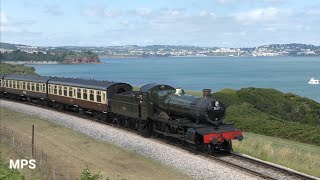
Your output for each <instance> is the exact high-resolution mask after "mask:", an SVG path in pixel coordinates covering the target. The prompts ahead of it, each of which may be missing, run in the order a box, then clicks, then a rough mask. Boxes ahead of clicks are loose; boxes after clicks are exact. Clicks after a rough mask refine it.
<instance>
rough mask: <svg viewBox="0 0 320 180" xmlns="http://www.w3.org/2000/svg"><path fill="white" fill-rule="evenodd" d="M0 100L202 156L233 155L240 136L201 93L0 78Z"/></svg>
mask: <svg viewBox="0 0 320 180" xmlns="http://www.w3.org/2000/svg"><path fill="white" fill-rule="evenodd" d="M0 78H1V79H0V85H1V86H0V93H1V96H4V97H7V98H11V99H19V100H27V101H32V102H35V103H37V104H42V105H43V106H52V107H55V108H57V109H60V110H71V111H77V112H81V113H86V114H89V115H91V116H94V117H96V118H98V119H100V120H101V121H106V122H110V123H116V124H118V125H120V126H123V127H126V128H131V129H133V130H136V131H139V132H141V133H144V134H146V135H153V136H156V137H162V138H165V139H167V140H170V141H174V142H176V143H181V144H184V145H188V146H192V147H194V148H196V149H199V150H201V151H206V152H208V153H212V152H214V151H221V150H222V151H231V150H232V144H231V141H232V140H234V139H238V140H240V141H241V140H242V139H243V136H242V131H240V130H238V129H237V128H236V127H235V126H234V125H233V124H228V123H224V122H223V119H224V116H225V112H226V110H225V107H224V105H223V104H222V103H220V102H219V101H216V100H214V99H213V98H212V97H211V90H210V89H204V90H203V97H197V96H192V95H189V94H186V93H185V92H184V90H183V89H181V88H177V89H176V88H173V87H171V86H169V85H164V84H148V85H145V86H143V87H141V88H140V90H139V91H133V90H132V89H133V88H132V86H131V85H129V84H127V83H117V82H109V81H95V80H84V79H72V78H58V77H43V76H19V75H6V76H0Z"/></svg>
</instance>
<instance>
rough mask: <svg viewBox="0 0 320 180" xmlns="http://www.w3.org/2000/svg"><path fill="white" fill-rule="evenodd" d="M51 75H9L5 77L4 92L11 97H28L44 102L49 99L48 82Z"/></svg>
mask: <svg viewBox="0 0 320 180" xmlns="http://www.w3.org/2000/svg"><path fill="white" fill-rule="evenodd" d="M49 79H50V78H49V77H45V76H24V75H7V76H4V78H3V82H2V84H3V92H4V94H6V95H5V96H8V97H9V98H14V99H28V100H32V101H40V102H41V103H44V102H45V100H47V99H48V96H47V82H48V81H49Z"/></svg>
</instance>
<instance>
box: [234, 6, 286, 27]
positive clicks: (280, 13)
mask: <svg viewBox="0 0 320 180" xmlns="http://www.w3.org/2000/svg"><path fill="white" fill-rule="evenodd" d="M291 14H292V12H291V11H290V10H287V9H279V8H274V7H269V8H264V9H254V10H250V11H245V12H239V13H236V14H234V15H233V16H234V18H235V20H237V21H238V22H241V23H243V24H250V23H256V22H262V21H273V20H279V19H281V18H284V17H288V16H290V15H291Z"/></svg>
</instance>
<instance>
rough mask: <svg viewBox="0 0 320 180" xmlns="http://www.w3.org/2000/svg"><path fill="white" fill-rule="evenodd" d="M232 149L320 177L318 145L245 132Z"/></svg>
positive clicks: (319, 150) (319, 149) (319, 148)
mask: <svg viewBox="0 0 320 180" xmlns="http://www.w3.org/2000/svg"><path fill="white" fill-rule="evenodd" d="M233 149H234V151H235V152H241V153H244V154H248V155H250V156H253V157H256V158H258V159H262V160H265V161H269V162H273V163H276V164H280V165H283V166H285V167H289V168H291V169H294V170H297V171H300V172H303V173H306V174H309V175H313V176H317V177H320V146H316V145H310V144H305V143H299V142H295V141H290V140H286V139H281V138H275V137H270V136H264V135H259V134H253V133H247V132H246V133H244V139H243V141H241V142H239V141H234V142H233Z"/></svg>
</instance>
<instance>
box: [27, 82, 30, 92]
mask: <svg viewBox="0 0 320 180" xmlns="http://www.w3.org/2000/svg"><path fill="white" fill-rule="evenodd" d="M27 90H28V91H30V83H29V82H27Z"/></svg>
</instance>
